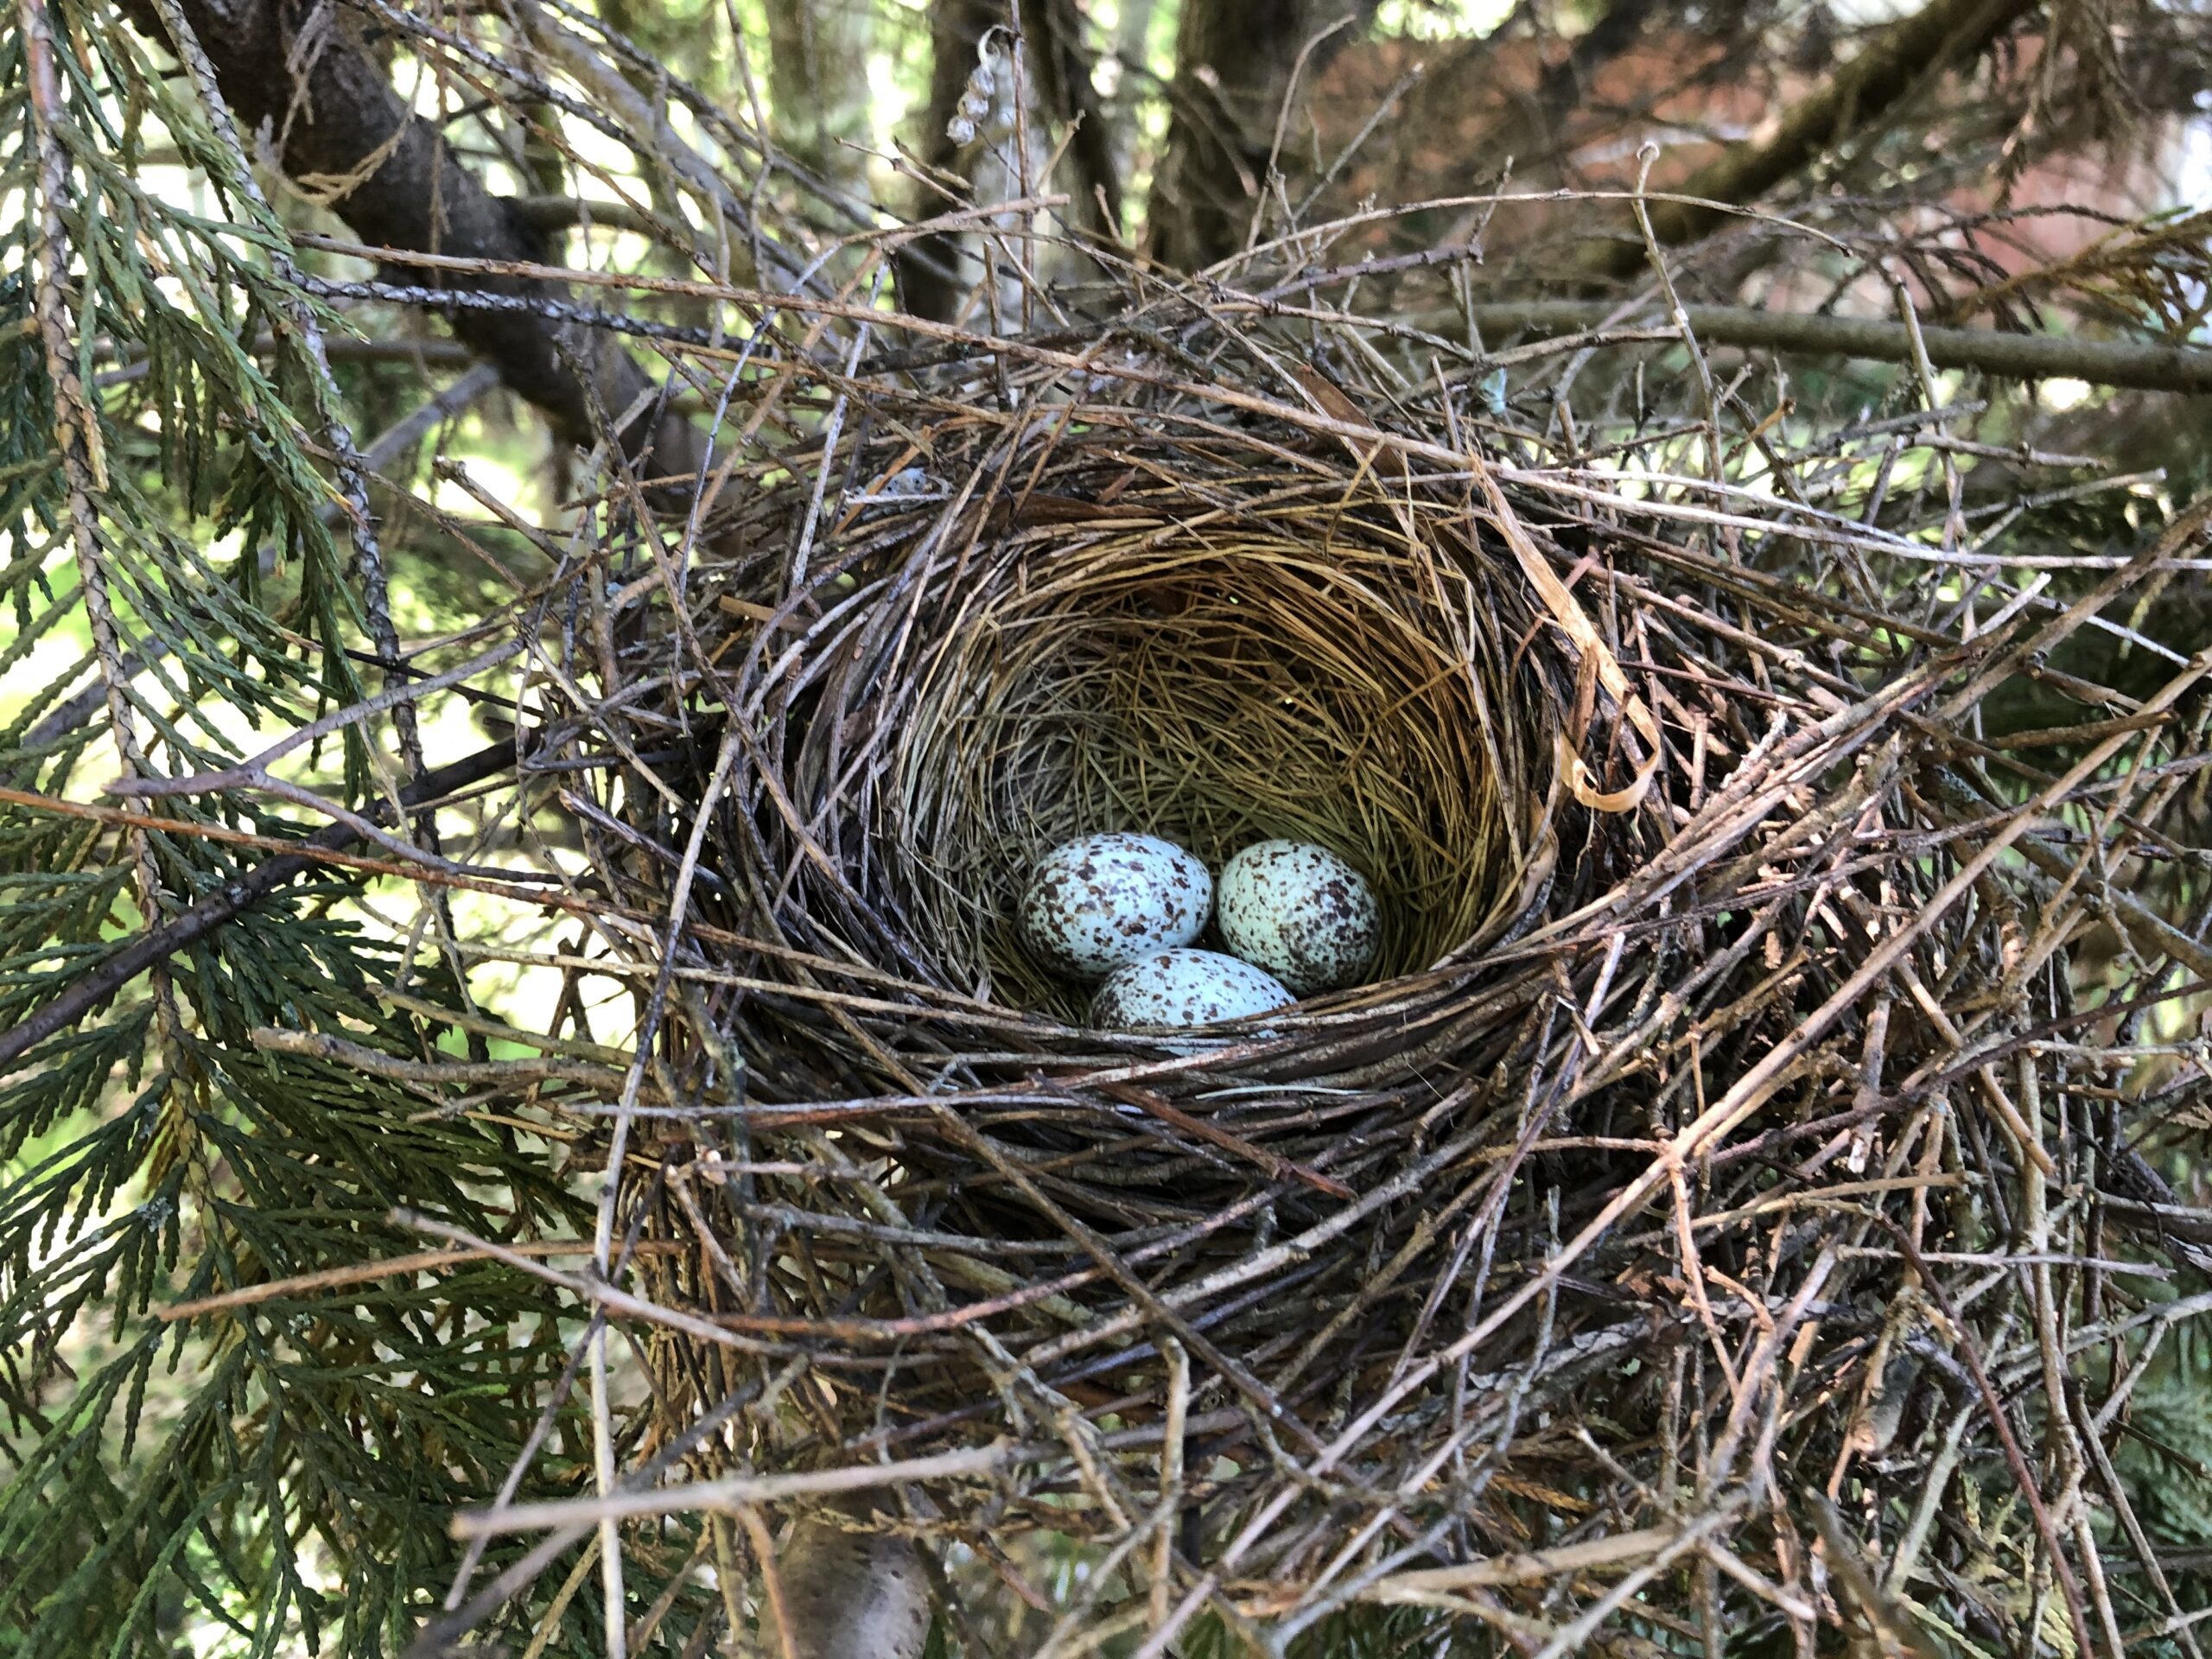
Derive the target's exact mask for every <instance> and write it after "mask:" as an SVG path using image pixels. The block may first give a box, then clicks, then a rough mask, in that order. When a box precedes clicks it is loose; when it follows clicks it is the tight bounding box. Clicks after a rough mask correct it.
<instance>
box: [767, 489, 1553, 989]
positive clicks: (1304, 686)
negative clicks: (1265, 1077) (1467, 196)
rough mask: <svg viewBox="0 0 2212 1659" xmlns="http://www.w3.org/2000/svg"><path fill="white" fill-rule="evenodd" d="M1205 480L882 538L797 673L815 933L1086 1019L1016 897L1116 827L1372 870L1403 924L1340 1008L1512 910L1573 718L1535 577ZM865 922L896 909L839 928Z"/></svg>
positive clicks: (1217, 863)
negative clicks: (1038, 513) (1526, 591)
mask: <svg viewBox="0 0 2212 1659" xmlns="http://www.w3.org/2000/svg"><path fill="white" fill-rule="evenodd" d="M1210 494H1211V496H1212V498H1213V499H1211V500H1208V499H1199V498H1196V497H1193V496H1192V495H1191V494H1190V493H1187V492H1185V491H1184V490H1181V489H1179V488H1176V487H1172V486H1169V487H1163V488H1162V489H1160V491H1157V492H1155V493H1153V494H1151V495H1150V496H1147V495H1146V494H1145V493H1142V492H1136V493H1134V495H1135V499H1131V497H1130V496H1129V495H1124V496H1123V497H1122V499H1120V500H1118V501H1117V502H1116V504H1115V505H1113V506H1112V507H1110V508H1105V507H1099V508H1096V509H1094V510H1095V511H1096V512H1097V513H1098V515H1099V516H1098V517H1097V518H1092V519H1090V520H1087V521H1083V520H1079V521H1078V522H1076V523H1072V524H1071V523H1067V522H1061V521H1059V520H1058V518H1057V517H1056V518H1055V519H1054V520H1053V521H1052V522H1047V523H1045V524H1032V525H1028V526H1026V527H1025V526H1021V525H1020V524H1014V523H1009V522H1007V519H1008V518H1010V517H1011V516H1012V515H1010V514H1008V513H1007V512H1004V511H1001V512H999V513H997V514H995V515H986V514H982V513H977V514H976V515H975V518H974V521H973V522H972V523H970V524H966V525H963V524H957V523H952V524H947V523H944V522H940V521H937V520H934V519H929V518H920V519H918V520H917V521H916V522H915V523H914V524H912V536H911V539H909V540H908V541H907V542H906V543H905V544H904V545H903V546H898V547H896V548H895V550H892V551H889V552H887V553H886V554H879V555H877V556H875V557H874V560H873V561H872V563H874V578H873V580H871V581H866V582H861V584H860V587H859V590H858V592H857V593H856V594H855V595H854V597H853V598H852V599H851V600H850V601H848V603H847V607H846V609H845V611H844V612H843V613H842V614H843V615H844V616H846V617H849V619H850V620H849V622H848V623H847V624H846V625H845V626H841V627H829V628H824V629H823V630H821V631H820V632H819V645H817V648H816V649H815V650H814V651H811V652H808V653H806V655H807V657H808V658H809V659H810V660H811V661H812V662H813V663H814V664H816V671H812V672H810V671H809V670H808V669H807V668H806V667H804V666H799V665H794V666H793V667H791V670H790V673H791V676H792V677H793V679H794V680H795V681H798V682H803V683H808V684H810V686H811V687H812V688H813V691H812V696H811V698H810V708H811V714H810V718H809V720H808V721H807V724H806V729H805V732H804V735H803V737H802V738H801V739H800V743H799V753H798V754H797V755H795V756H794V757H793V759H794V762H795V764H794V765H793V766H792V767H791V785H792V792H793V793H795V794H797V795H798V796H800V797H802V798H804V799H805V802H806V806H807V810H808V812H809V815H810V816H809V821H810V823H814V824H817V825H821V826H823V829H822V830H821V831H820V832H819V833H818V835H817V838H816V839H817V845H816V848H815V849H814V850H813V852H812V853H811V854H810V855H807V854H802V853H801V852H800V850H799V849H797V848H792V849H790V854H789V856H790V859H791V862H789V863H788V864H786V865H785V869H786V870H787V871H789V872H790V874H791V877H792V878H793V879H795V880H796V881H797V882H798V884H800V885H801V886H803V887H834V888H836V889H838V890H839V891H838V892H837V893H836V902H809V903H807V904H804V905H795V906H791V914H792V917H793V926H794V928H795V929H797V930H798V931H804V932H810V933H814V934H815V935H816V937H815V938H813V940H812V945H813V948H815V949H817V950H820V951H822V952H823V954H825V955H829V956H834V957H841V958H844V959H850V958H851V957H855V956H858V957H862V958H864V959H866V960H869V961H872V962H874V963H875V964H876V965H877V966H879V967H880V968H882V969H886V970H889V971H892V972H894V973H896V974H898V975H899V976H900V977H901V978H902V979H904V980H906V981H909V982H912V983H913V984H914V986H915V988H929V989H932V990H936V991H939V992H951V993H957V994H959V995H963V996H966V997H969V998H972V999H974V1000H976V1001H988V1002H989V1003H991V1004H994V1005H995V1006H998V1007H1005V1008H1007V1009H1009V1010H1019V1011H1021V1012H1023V1013H1026V1014H1033V1015H1038V1016H1041V1017H1043V1018H1044V1019H1045V1020H1050V1021H1052V1022H1055V1023H1059V1024H1065V1025H1078V1024H1081V1023H1082V1022H1083V1021H1084V1018H1085V1016H1086V1012H1087V1008H1088V1006H1089V1002H1090V995H1091V990H1092V988H1091V987H1090V986H1089V985H1085V984H1082V983H1078V982H1074V981H1071V980H1070V979H1068V978H1067V977H1065V976H1062V975H1060V974H1058V973H1057V972H1056V971H1054V970H1053V969H1052V968H1051V967H1050V966H1049V965H1048V964H1046V963H1045V962H1044V961H1042V960H1041V959H1040V958H1039V957H1037V956H1036V954H1035V953H1034V952H1033V950H1031V948H1030V947H1029V945H1028V944H1027V942H1026V940H1025V939H1024V938H1023V937H1022V933H1021V931H1020V927H1019V925H1018V922H1017V916H1018V912H1019V906H1020V895H1021V893H1022V891H1023V889H1024V887H1026V885H1027V881H1028V880H1029V877H1030V874H1031V873H1032V872H1033V869H1034V868H1035V865H1036V863H1037V861H1038V860H1039V858H1040V857H1041V856H1042V855H1044V854H1045V853H1046V851H1048V850H1049V849H1051V848H1052V847H1053V846H1055V845H1057V844H1058V843H1059V842H1064V841H1066V840H1068V839H1070V838H1071V837H1074V836H1081V835H1086V834H1091V833H1096V832H1098V831H1103V830H1116V829H1119V830H1132V831H1137V832H1141V833H1145V834H1150V835H1156V836H1165V837H1166V838H1168V839H1170V840H1173V841H1175V842H1179V843H1180V844H1182V845H1184V846H1186V847H1188V848H1189V849H1192V851H1193V852H1195V853H1196V854H1197V855H1198V856H1199V857H1201V858H1202V859H1204V860H1205V861H1206V863H1207V864H1208V865H1209V866H1210V867H1211V868H1213V869H1214V870H1216V871H1217V872H1218V871H1219V869H1220V868H1222V866H1223V865H1224V863H1225V862H1226V861H1228V859H1229V858H1230V855H1233V854H1235V853H1236V851H1238V850H1239V849H1242V848H1243V847H1245V846H1249V845H1250V844H1251V843H1253V842H1257V841H1262V840H1266V839H1270V838H1275V837H1286V838H1291V839H1296V840H1301V841H1310V842H1318V843H1319V844H1320V845H1323V846H1325V847H1327V848H1329V849H1332V851H1334V852H1336V853H1338V854H1339V855H1342V856H1343V857H1344V858H1345V859H1346V860H1348V861H1350V862H1351V864H1352V865H1353V866H1354V867H1355V868H1357V869H1359V870H1360V871H1361V872H1362V874H1364V875H1365V876H1366V877H1367V878H1368V880H1370V883H1371V884H1372V885H1373V887H1374V888H1375V891H1376V897H1377V899H1378V900H1379V901H1380V906H1381V910H1382V915H1383V938H1382V943H1381V946H1380V950H1379V952H1378V956H1377V958H1376V963H1375V965H1374V968H1373V969H1372V970H1371V972H1370V975H1369V976H1368V983H1366V984H1365V985H1363V986H1359V987H1354V988H1349V989H1348V990H1347V991H1345V992H1342V993H1338V994H1337V995H1336V998H1335V999H1334V1001H1332V1004H1330V1006H1334V1005H1337V1004H1340V1003H1341V1002H1342V1001H1344V999H1346V998H1350V999H1352V1000H1353V1001H1357V1000H1358V999H1361V998H1364V999H1366V1000H1367V1001H1368V1002H1370V1004H1371V1003H1372V1002H1373V1001H1374V1000H1375V999H1376V997H1377V996H1382V995H1388V987H1389V983H1390V982H1392V981H1394V980H1397V979H1399V978H1401V977H1402V976H1408V975H1414V974H1418V973H1420V972H1421V970H1423V969H1429V968H1431V967H1433V966H1435V965H1437V964H1439V963H1443V962H1446V961H1447V960H1449V959H1450V958H1452V957H1453V956H1454V954H1455V953H1457V952H1461V951H1465V950H1467V949H1469V948H1471V947H1472V946H1475V945H1478V944H1481V943H1482V942H1483V941H1484V940H1485V939H1487V938H1494V937H1495V936H1496V935H1497V932H1498V931H1501V929H1502V928H1503V926H1504V925H1507V924H1508V923H1509V922H1510V919H1511V916H1512V912H1513V909H1514V906H1515V901H1516V898H1517V897H1518V893H1519V880H1518V873H1519V871H1520V869H1521V868H1522V864H1523V862H1524V856H1523V855H1524V842H1525V840H1526V834H1525V832H1526V830H1527V829H1528V826H1529V823H1530V820H1531V804H1530V802H1529V784H1528V779H1529V777H1530V775H1531V773H1532V771H1533V770H1534V767H1533V766H1532V760H1531V751H1532V750H1535V752H1536V753H1542V751H1541V748H1539V747H1538V746H1537V745H1535V744H1532V743H1531V742H1530V741H1529V739H1530V738H1531V737H1532V736H1533V735H1535V734H1537V733H1538V732H1539V731H1541V730H1543V729H1548V722H1549V720H1550V718H1551V715H1550V712H1549V710H1550V706H1551V705H1550V702H1549V701H1548V699H1543V698H1541V697H1537V696H1533V695H1531V692H1532V689H1533V675H1534V672H1535V661H1534V659H1533V658H1532V657H1531V656H1530V655H1529V653H1527V652H1523V655H1522V663H1521V664H1520V665H1519V667H1518V668H1517V669H1516V667H1515V665H1514V664H1513V661H1512V658H1513V654H1514V652H1515V649H1516V645H1519V644H1521V643H1522V642H1523V641H1524V640H1525V638H1526V635H1527V633H1528V632H1529V623H1528V622H1527V620H1525V613H1524V612H1523V610H1522V605H1521V602H1520V601H1519V600H1518V598H1517V596H1516V594H1514V593H1513V592H1512V591H1511V587H1510V584H1494V583H1493V582H1492V581H1491V575H1492V573H1491V570H1490V569H1488V567H1487V565H1486V563H1484V560H1483V559H1482V558H1481V557H1480V556H1478V554H1476V553H1475V551H1474V550H1473V544H1472V543H1471V542H1469V541H1466V540H1464V539H1462V540H1460V541H1459V542H1458V543H1457V544H1456V545H1454V544H1452V543H1451V540H1450V538H1446V537H1431V536H1430V535H1428V534H1427V533H1425V532H1426V531H1427V530H1429V529H1433V528H1434V527H1435V526H1433V525H1428V526H1424V525H1422V524H1420V523H1418V522H1409V521H1408V520H1406V519H1404V518H1402V516H1401V515H1397V514H1395V513H1394V512H1392V510H1391V506H1390V504H1389V502H1388V501H1387V499H1384V498H1383V497H1381V496H1380V495H1379V493H1377V494H1375V495H1372V496H1370V497H1369V498H1368V499H1364V500H1359V499H1357V498H1348V497H1347V495H1346V493H1345V492H1344V488H1343V486H1342V485H1341V484H1338V485H1334V486H1331V487H1330V488H1328V489H1326V490H1325V491H1324V490H1321V489H1318V488H1317V489H1315V490H1313V491H1312V492H1311V493H1310V494H1309V493H1300V492H1296V491H1293V492H1285V491H1284V490H1283V488H1282V486H1281V483H1280V481H1276V482H1275V484H1274V490H1273V491H1272V492H1271V493H1270V495H1269V497H1268V498H1263V499H1261V500H1258V501H1255V502H1248V503H1238V504H1237V505H1236V507H1235V509H1234V510H1230V511H1224V508H1223V505H1222V503H1221V499H1220V493H1219V492H1218V491H1215V492H1210ZM1060 511H1061V512H1072V511H1074V509H1073V508H1072V507H1070V506H1065V505H1064V506H1063V507H1062V508H1061V509H1060ZM993 518H995V519H996V520H997V521H998V522H996V523H994V522H992V520H993ZM963 532H964V533H963ZM868 569H869V563H868V562H863V563H861V565H860V567H859V570H860V571H861V572H862V573H865V572H867V571H868ZM854 574H855V573H852V572H849V573H848V582H850V580H851V578H852V575H854ZM832 591H833V593H834V589H833V590H832ZM1516 613H1518V614H1521V615H1522V620H1519V621H1518V623H1517V626H1515V628H1514V632H1512V633H1511V634H1510V636H1509V634H1508V632H1507V626H1508V625H1509V624H1510V623H1513V622H1514V620H1515V619H1516ZM817 672H818V677H817ZM1516 674H1517V675H1518V676H1519V677H1521V678H1522V679H1523V680H1528V681H1529V684H1522V685H1516ZM859 757H867V758H868V759H867V760H866V762H865V763H862V761H861V760H860V759H859ZM787 823H788V818H787V815H786V814H785V813H784V812H783V810H781V809H780V808H776V807H772V808H771V810H770V811H769V812H768V813H767V814H766V823H765V829H766V834H767V835H768V836H771V837H774V836H778V835H779V834H787V828H786V826H787ZM825 861H834V863H835V866H836V868H835V869H834V872H833V871H831V870H829V869H825V868H824V864H825ZM817 896H818V897H820V898H822V899H829V897H830V895H829V893H821V894H819V895H817ZM841 917H842V918H847V919H848V920H856V919H861V918H866V920H867V921H868V922H870V923H873V924H875V925H874V926H866V927H862V928H859V929H851V928H847V929H841V930H839V931H838V932H837V934H836V937H834V938H832V937H824V936H823V934H822V932H821V931H820V930H821V929H822V927H823V923H824V922H825V921H831V922H834V921H835V920H836V918H841ZM1208 942H1211V938H1209V941H1208Z"/></svg>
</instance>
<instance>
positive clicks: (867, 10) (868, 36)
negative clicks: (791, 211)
mask: <svg viewBox="0 0 2212 1659" xmlns="http://www.w3.org/2000/svg"><path fill="white" fill-rule="evenodd" d="M767 12H768V100H769V105H770V108H769V118H770V120H771V122H772V124H773V125H774V128H775V134H774V137H775V140H776V143H777V146H778V148H779V149H782V150H783V152H784V153H785V155H787V156H790V157H791V159H792V160H793V161H796V162H800V163H801V164H802V165H804V167H806V168H808V169H809V170H810V172H812V173H813V174H815V175H816V176H817V177H818V178H821V179H823V180H825V181H828V182H829V183H830V184H832V185H835V186H836V188H839V189H841V190H843V191H845V192H846V193H847V194H851V195H855V196H861V197H863V198H865V197H866V195H867V194H868V156H867V153H866V151H865V150H864V149H861V148H858V146H861V145H864V144H866V143H868V141H869V139H870V137H872V134H871V132H870V130H869V125H868V104H869V99H868V47H869V45H870V44H871V42H872V41H873V40H874V32H875V29H874V23H875V18H874V11H873V10H872V9H871V6H870V3H869V0H826V3H824V0H767Z"/></svg>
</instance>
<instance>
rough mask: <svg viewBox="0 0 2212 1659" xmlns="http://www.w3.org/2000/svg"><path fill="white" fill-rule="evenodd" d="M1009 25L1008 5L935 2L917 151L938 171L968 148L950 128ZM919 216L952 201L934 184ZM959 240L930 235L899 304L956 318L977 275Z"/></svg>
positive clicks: (903, 267)
mask: <svg viewBox="0 0 2212 1659" xmlns="http://www.w3.org/2000/svg"><path fill="white" fill-rule="evenodd" d="M1006 21H1007V9H1006V6H1005V5H1004V4H1003V3H1001V0H934V3H932V4H931V7H930V95H929V101H928V102H927V103H926V104H925V105H924V106H923V109H922V117H921V119H922V130H921V131H920V132H919V133H918V135H916V137H915V141H914V149H915V153H916V154H918V156H920V157H921V158H922V160H923V161H924V162H926V163H928V165H929V166H930V167H931V168H932V169H934V170H936V171H938V172H944V173H950V172H951V171H953V169H954V168H955V165H956V163H957V162H958V161H959V160H960V152H961V149H962V146H961V145H960V144H959V143H957V142H956V141H955V140H954V139H953V138H952V137H950V135H949V134H948V133H947V132H946V130H945V129H946V128H947V127H948V126H949V125H950V124H951V121H952V118H953V117H954V116H955V115H956V114H957V113H958V111H959V108H960V95H961V93H962V92H964V91H965V90H966V89H967V86H968V77H969V75H970V74H972V73H974V72H975V68H976V50H977V48H979V47H980V46H981V45H982V39H983V36H984V35H986V34H987V33H988V32H989V30H990V29H991V28H992V26H993V25H994V24H1003V23H1004V22H1006ZM950 205H951V204H950V202H949V201H947V200H946V199H945V197H944V195H942V194H939V193H938V191H936V190H934V189H931V188H929V187H928V186H926V185H925V186H920V187H918V196H917V198H916V201H915V216H916V217H917V218H919V219H927V218H929V217H931V215H933V214H936V213H942V212H944V210H945V209H946V208H947V207H950ZM963 241H964V238H960V237H957V236H925V237H921V238H917V239H916V240H915V241H913V242H912V243H910V244H909V245H907V247H906V250H905V251H903V252H902V253H901V255H900V256H899V301H900V303H901V304H903V305H904V306H905V307H906V309H907V310H909V311H911V312H912V313H913V314H914V315H916V316H918V317H930V318H933V319H934V320H936V321H939V322H945V321H950V320H951V318H952V317H953V315H955V314H956V313H957V311H958V310H959V308H960V302H961V301H962V299H963V298H964V297H965V296H966V295H967V292H968V289H969V279H970V277H972V276H973V275H974V274H975V272H976V265H975V262H974V261H973V260H972V259H971V258H970V257H969V256H968V254H967V252H966V251H965V249H964V247H963Z"/></svg>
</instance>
